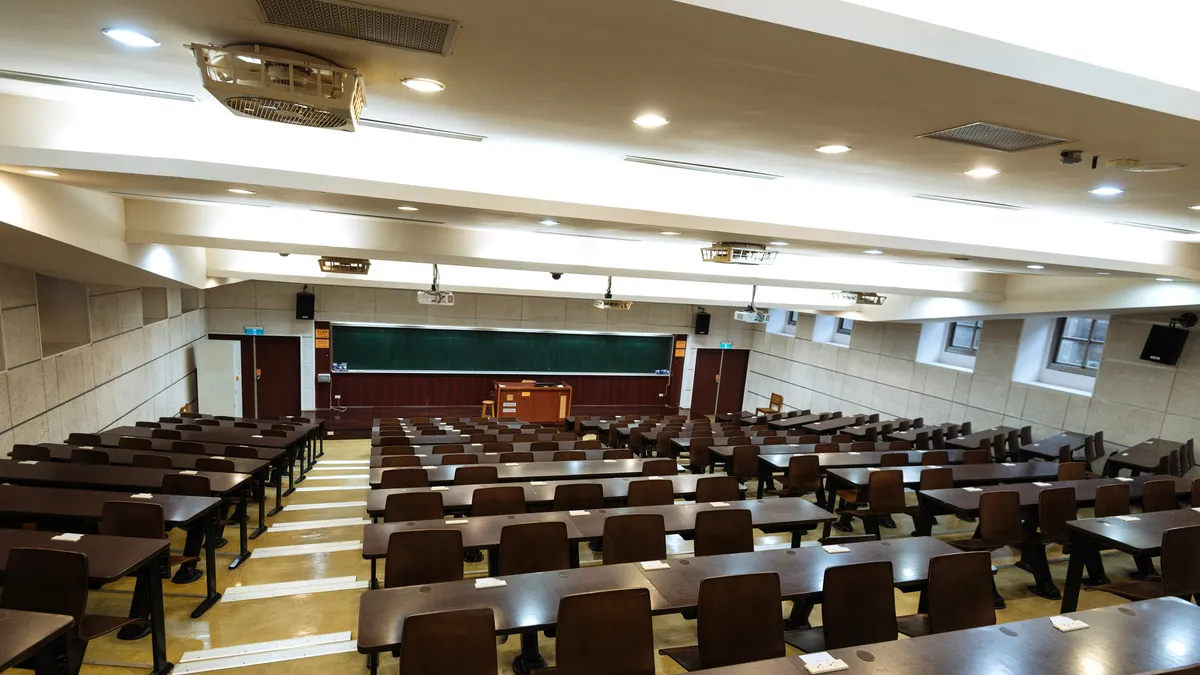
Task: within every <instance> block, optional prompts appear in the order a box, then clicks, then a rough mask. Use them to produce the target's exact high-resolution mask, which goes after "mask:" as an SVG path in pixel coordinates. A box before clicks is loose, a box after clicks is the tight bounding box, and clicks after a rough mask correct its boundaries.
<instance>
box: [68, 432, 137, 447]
mask: <svg viewBox="0 0 1200 675" xmlns="http://www.w3.org/2000/svg"><path fill="white" fill-rule="evenodd" d="M150 433H154V432H150ZM103 444H104V441H103V439H101V438H100V434H70V435H68V436H67V445H91V446H97V445H103Z"/></svg>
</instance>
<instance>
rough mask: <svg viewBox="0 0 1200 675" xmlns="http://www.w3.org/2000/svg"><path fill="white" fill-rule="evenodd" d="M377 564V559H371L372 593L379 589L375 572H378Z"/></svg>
mask: <svg viewBox="0 0 1200 675" xmlns="http://www.w3.org/2000/svg"><path fill="white" fill-rule="evenodd" d="M375 563H376V559H375V558H371V584H370V590H372V591H373V590H375V589H376V588H379V580H378V579H376V578H375V572H376V569H375V567H376V564H375Z"/></svg>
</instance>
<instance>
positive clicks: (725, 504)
mask: <svg viewBox="0 0 1200 675" xmlns="http://www.w3.org/2000/svg"><path fill="white" fill-rule="evenodd" d="M708 505H709V506H711V507H713V508H714V509H719V508H721V507H722V506H729V502H709V504H708Z"/></svg>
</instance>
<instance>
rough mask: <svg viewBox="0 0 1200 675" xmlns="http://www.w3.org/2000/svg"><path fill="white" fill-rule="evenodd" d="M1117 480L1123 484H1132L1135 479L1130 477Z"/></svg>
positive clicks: (1118, 477) (1119, 477)
mask: <svg viewBox="0 0 1200 675" xmlns="http://www.w3.org/2000/svg"><path fill="white" fill-rule="evenodd" d="M1117 480H1119V481H1121V482H1122V483H1132V482H1133V479H1132V478H1129V477H1128V476H1117Z"/></svg>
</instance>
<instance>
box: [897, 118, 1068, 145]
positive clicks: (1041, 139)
mask: <svg viewBox="0 0 1200 675" xmlns="http://www.w3.org/2000/svg"><path fill="white" fill-rule="evenodd" d="M917 138H932V139H935V140H939V141H950V142H951V143H961V144H963V145H973V146H975V147H977V148H987V149H989V150H999V151H1000V152H1021V151H1022V150H1033V149H1034V148H1045V147H1048V146H1051V145H1058V144H1059V143H1066V142H1067V141H1069V140H1071V139H1069V138H1059V137H1057V136H1048V135H1046V134H1039V133H1037V132H1036V131H1022V130H1020V129H1013V128H1011V127H1002V126H1000V125H998V124H989V123H987V122H973V123H971V124H964V125H962V126H961V127H954V128H953V129H943V130H941V131H935V132H933V133H931V134H922V135H920V136H917Z"/></svg>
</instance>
